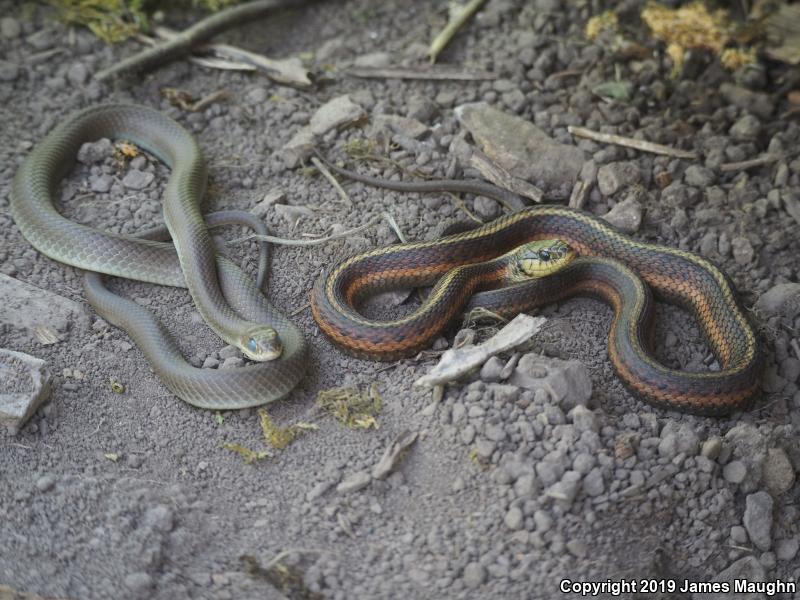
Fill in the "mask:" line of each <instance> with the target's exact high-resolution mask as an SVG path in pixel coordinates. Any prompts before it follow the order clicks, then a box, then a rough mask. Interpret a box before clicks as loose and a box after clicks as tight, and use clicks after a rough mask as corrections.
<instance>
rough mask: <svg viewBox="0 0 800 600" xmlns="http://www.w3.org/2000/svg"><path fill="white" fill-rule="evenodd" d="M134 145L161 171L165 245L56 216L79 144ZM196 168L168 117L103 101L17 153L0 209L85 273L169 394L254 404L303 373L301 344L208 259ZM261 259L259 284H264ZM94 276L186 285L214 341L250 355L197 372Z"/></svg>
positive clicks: (196, 158) (241, 277) (225, 267)
mask: <svg viewBox="0 0 800 600" xmlns="http://www.w3.org/2000/svg"><path fill="white" fill-rule="evenodd" d="M102 137H107V138H111V139H116V140H126V141H130V142H133V143H134V144H136V145H137V146H139V147H140V148H142V149H144V150H146V151H147V152H150V153H151V154H153V155H155V156H156V157H157V158H158V159H160V160H161V161H163V162H164V163H166V164H167V166H168V167H170V169H171V173H170V178H169V181H168V183H167V186H166V189H165V191H164V220H165V223H166V226H167V229H168V230H169V235H170V236H171V238H172V243H164V242H161V241H157V240H153V239H145V238H146V237H148V236H147V235H145V236H144V237H137V236H127V235H120V234H114V233H110V232H105V231H100V230H98V229H94V228H92V227H88V226H85V225H81V224H79V223H75V222H73V221H70V220H69V219H67V218H65V217H63V216H62V215H61V214H60V213H59V212H58V211H57V210H56V208H55V206H54V197H55V193H56V189H57V185H58V183H59V181H60V180H61V179H62V178H63V177H64V176H65V175H66V173H67V172H68V171H69V169H70V168H71V166H72V165H73V164H74V162H75V158H76V156H77V153H78V150H79V149H80V147H81V145H82V144H83V143H85V142H89V141H93V140H96V139H99V138H102ZM205 184H206V167H205V162H204V160H203V156H202V153H201V151H200V148H199V146H198V145H197V142H196V141H195V139H194V138H193V137H192V136H191V134H189V133H188V132H187V131H186V130H185V129H184V128H183V127H181V126H180V125H179V124H178V123H177V122H175V121H174V120H172V119H170V118H169V117H167V116H165V115H163V114H161V113H159V112H158V111H155V110H153V109H150V108H147V107H144V106H137V105H113V104H112V105H102V106H98V107H93V108H88V109H85V110H83V111H80V112H78V113H76V114H74V115H72V116H70V117H68V118H67V119H66V120H65V121H63V122H62V123H61V124H59V125H58V126H57V127H56V128H55V129H53V130H52V131H51V132H50V133H49V134H48V135H47V136H46V137H45V139H44V140H42V141H41V142H40V143H39V144H38V145H37V146H36V147H35V148H34V149H33V150H32V151H31V153H30V154H29V155H28V156H27V158H26V159H25V161H24V162H23V164H22V165H21V167H20V168H19V170H18V171H17V174H16V176H15V178H14V182H13V185H12V190H11V213H12V216H13V218H14V221H15V223H16V224H17V227H18V228H19V229H20V231H21V233H22V235H23V236H24V237H25V238H26V239H27V240H28V241H29V242H30V243H31V244H32V245H33V246H34V247H35V248H36V249H37V250H39V251H40V252H41V253H42V254H44V255H46V256H48V257H50V258H52V259H53V260H56V261H59V262H62V263H65V264H67V265H71V266H74V267H77V268H79V269H83V270H85V271H89V272H92V273H94V274H91V273H90V274H89V275H87V277H86V278H85V281H84V288H85V290H86V293H87V297H88V299H89V301H90V303H92V304H93V306H94V307H95V308H96V310H97V311H98V312H99V313H100V314H101V315H102V316H104V317H105V318H106V319H107V320H109V321H110V322H112V323H114V324H116V325H119V326H121V327H123V328H124V329H126V330H127V331H128V333H129V334H130V335H131V336H132V337H133V338H134V340H135V341H136V343H137V345H138V346H139V347H140V349H141V350H142V351H143V352H144V354H145V356H146V357H147V358H148V360H149V362H150V364H151V366H152V368H153V370H154V371H155V372H156V374H157V375H158V376H159V377H160V378H161V379H162V381H163V382H164V383H165V384H166V385H167V387H169V388H170V390H172V391H173V392H174V393H175V394H176V395H178V396H179V397H181V398H182V399H183V400H186V401H187V402H189V403H190V404H193V405H195V406H199V407H203V408H213V409H234V408H244V407H248V406H256V405H259V404H265V403H267V402H270V401H273V400H276V399H278V398H281V397H283V396H285V395H286V394H287V393H288V392H289V391H291V389H292V388H293V387H294V386H295V385H296V384H297V383H298V381H299V380H300V378H301V377H302V375H303V373H304V370H305V354H306V346H305V341H304V340H303V338H302V335H301V334H300V332H299V331H298V329H297V328H296V327H295V326H294V325H293V324H292V323H291V322H290V321H288V319H286V318H285V317H284V316H283V315H281V314H280V313H279V312H278V311H277V310H276V309H275V308H274V307H273V306H272V305H271V304H270V303H269V302H268V301H267V300H266V298H265V297H264V296H263V294H262V293H261V292H260V290H259V289H258V288H257V287H256V286H255V285H254V284H253V283H252V282H251V281H250V279H249V278H248V277H247V275H245V274H244V273H243V272H242V271H241V270H240V269H239V268H238V267H237V266H236V265H234V264H233V263H232V262H230V261H228V260H227V259H225V258H224V257H222V256H219V255H218V254H217V252H216V249H215V247H214V245H213V242H212V239H211V237H210V234H209V233H208V230H207V226H206V222H205V221H204V219H203V215H202V213H201V212H200V202H201V200H202V197H203V194H204V191H205ZM263 272H264V263H263V262H262V264H261V266H260V274H259V279H261V278H262V277H263ZM98 274H106V275H112V276H117V277H125V278H129V279H135V280H139V281H145V282H150V283H156V284H161V285H168V286H177V287H186V288H188V290H189V292H190V294H191V296H192V298H193V299H194V300H195V303H196V305H197V307H198V310H199V312H200V313H201V315H202V316H203V318H204V319H205V320H206V322H207V323H208V324H209V325H210V326H211V327H212V329H214V331H215V332H217V334H218V335H220V337H222V338H223V339H224V340H225V341H227V342H228V343H230V344H233V345H236V346H238V347H239V348H240V349H241V350H242V351H243V353H245V355H246V356H248V357H250V358H252V359H254V360H265V359H269V358H273V357H274V356H275V355H277V354H278V353H280V358H278V359H277V360H273V361H271V362H261V363H259V364H254V365H248V366H246V367H242V368H239V369H231V370H225V371H215V370H213V369H197V368H194V367H192V366H191V365H190V364H188V363H187V362H186V361H185V360H184V359H183V357H182V356H181V354H180V352H179V350H178V347H177V345H176V343H175V341H174V340H172V339H171V338H170V337H169V336H168V335H167V334H166V331H165V330H164V329H163V327H162V326H161V325H160V324H158V322H157V321H156V320H155V318H154V317H153V315H152V314H150V313H149V312H148V311H147V310H145V309H143V308H142V307H140V306H139V305H137V304H135V303H133V302H131V301H128V300H126V299H124V298H121V297H119V296H117V295H115V294H112V293H111V292H109V291H108V290H107V289H106V288H105V287H104V286H103V285H102V280H101V277H100V276H99V275H98Z"/></svg>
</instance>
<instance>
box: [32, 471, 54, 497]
mask: <svg viewBox="0 0 800 600" xmlns="http://www.w3.org/2000/svg"><path fill="white" fill-rule="evenodd" d="M56 481H57V480H56V478H55V475H50V474H49V473H48V474H47V475H42V476H41V477H39V478H38V479H37V480H36V489H37V490H39V491H40V492H42V493H43V494H44V493H46V492H49V491H50V490H52V489H53V488H54V487H55V486H56Z"/></svg>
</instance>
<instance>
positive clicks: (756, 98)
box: [719, 83, 775, 119]
mask: <svg viewBox="0 0 800 600" xmlns="http://www.w3.org/2000/svg"><path fill="white" fill-rule="evenodd" d="M719 91H720V93H721V94H722V97H723V98H725V99H726V100H727V101H728V102H730V103H731V104H733V105H734V106H738V107H739V108H741V109H742V110H746V111H748V112H751V113H753V114H754V115H756V116H758V117H761V118H762V119H768V118H769V117H770V115H772V112H773V111H774V110H775V104H774V102H773V100H772V96H770V95H769V94H763V93H760V92H753V91H750V90H748V89H747V88H743V87H740V86H738V85H734V84H732V83H723V84H722V85H721V86H720V88H719Z"/></svg>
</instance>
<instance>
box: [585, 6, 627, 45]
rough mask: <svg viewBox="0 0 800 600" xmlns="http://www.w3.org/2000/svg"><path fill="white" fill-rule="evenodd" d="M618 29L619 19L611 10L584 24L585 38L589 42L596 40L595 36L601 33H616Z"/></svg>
mask: <svg viewBox="0 0 800 600" xmlns="http://www.w3.org/2000/svg"><path fill="white" fill-rule="evenodd" d="M618 27H619V19H618V18H617V13H615V12H614V11H613V10H607V11H605V12H604V13H601V14H599V15H596V16H594V17H592V18H591V19H589V20H588V21H587V22H586V37H587V38H588V39H590V40H596V39H597V36H599V35H600V34H601V33H602V32H603V31H612V32H616V31H617V28H618Z"/></svg>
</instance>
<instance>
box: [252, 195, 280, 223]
mask: <svg viewBox="0 0 800 600" xmlns="http://www.w3.org/2000/svg"><path fill="white" fill-rule="evenodd" d="M285 199H286V194H285V193H283V192H282V191H281V190H270V191H269V192H267V193H266V194H264V197H263V198H262V199H261V202H259V203H258V204H256V205H255V206H254V207H253V208H251V209H250V212H251V213H253V214H254V215H255V216H257V217H263V216H264V215H266V214H267V213H268V212H269V211H270V210H272V207H273V206H275V205H276V204H279V203H282V202H283V201H284V200H285Z"/></svg>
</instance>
